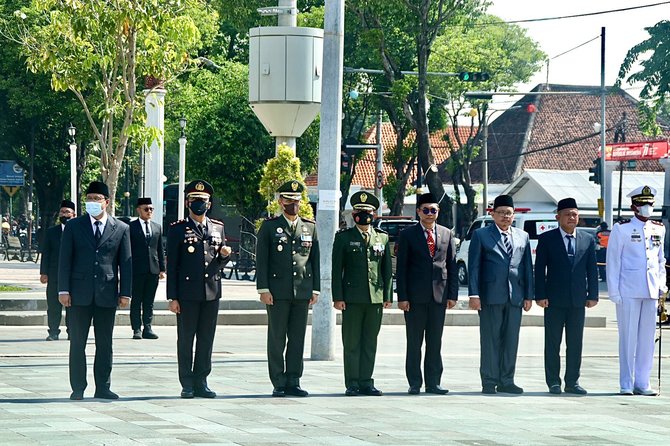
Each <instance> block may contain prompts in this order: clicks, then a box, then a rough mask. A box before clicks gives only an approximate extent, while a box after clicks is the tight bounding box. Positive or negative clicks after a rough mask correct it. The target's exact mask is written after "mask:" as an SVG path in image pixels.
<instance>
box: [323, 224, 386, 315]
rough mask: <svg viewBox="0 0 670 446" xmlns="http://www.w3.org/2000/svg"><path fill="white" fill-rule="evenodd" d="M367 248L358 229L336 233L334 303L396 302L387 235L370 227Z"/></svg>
mask: <svg viewBox="0 0 670 446" xmlns="http://www.w3.org/2000/svg"><path fill="white" fill-rule="evenodd" d="M370 232H371V236H370V242H369V243H368V246H365V240H364V239H363V236H362V235H361V232H360V231H359V230H358V228H357V227H353V228H349V229H345V230H342V231H340V232H338V233H337V234H335V242H334V243H333V300H334V301H341V300H343V301H345V302H349V303H373V304H380V303H382V302H392V301H393V278H392V272H391V250H390V248H389V243H388V241H389V237H388V234H386V233H385V232H382V231H379V230H374V229H372V228H370Z"/></svg>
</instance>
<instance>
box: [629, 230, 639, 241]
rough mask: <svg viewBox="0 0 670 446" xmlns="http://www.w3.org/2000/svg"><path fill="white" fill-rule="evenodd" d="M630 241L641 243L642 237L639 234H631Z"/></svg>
mask: <svg viewBox="0 0 670 446" xmlns="http://www.w3.org/2000/svg"><path fill="white" fill-rule="evenodd" d="M630 241H631V242H641V241H642V235H641V234H640V233H639V232H633V233H632V234H631V235H630Z"/></svg>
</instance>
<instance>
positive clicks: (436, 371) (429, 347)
mask: <svg viewBox="0 0 670 446" xmlns="http://www.w3.org/2000/svg"><path fill="white" fill-rule="evenodd" d="M445 311H446V305H444V304H438V303H436V302H435V301H433V300H431V301H430V302H428V303H425V304H417V303H414V302H412V303H410V306H409V311H406V312H405V333H406V335H407V354H406V356H405V374H406V375H407V382H408V383H409V385H410V386H411V387H421V385H422V384H423V379H422V378H421V346H422V345H423V339H424V334H425V338H426V358H425V359H424V361H423V371H424V377H425V378H426V380H425V382H426V387H433V386H439V385H440V380H441V379H442V351H441V350H442V332H443V331H444V317H445Z"/></svg>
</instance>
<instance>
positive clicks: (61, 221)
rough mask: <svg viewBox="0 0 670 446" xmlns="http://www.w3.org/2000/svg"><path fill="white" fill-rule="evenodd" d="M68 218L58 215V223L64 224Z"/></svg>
mask: <svg viewBox="0 0 670 446" xmlns="http://www.w3.org/2000/svg"><path fill="white" fill-rule="evenodd" d="M69 219H70V217H65V216H61V217H58V220H59V221H60V224H62V225H64V224H65V223H67V221H68V220H69Z"/></svg>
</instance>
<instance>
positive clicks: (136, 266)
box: [128, 197, 165, 339]
mask: <svg viewBox="0 0 670 446" xmlns="http://www.w3.org/2000/svg"><path fill="white" fill-rule="evenodd" d="M153 212H154V207H153V205H152V204H151V198H149V197H146V198H138V199H137V215H138V216H139V218H138V219H137V220H134V221H132V222H130V224H129V225H128V226H129V227H130V247H131V250H132V253H133V300H132V301H131V302H130V325H131V327H132V329H133V339H142V338H144V339H158V335H157V334H156V333H154V332H153V330H152V329H151V320H152V319H153V316H154V299H155V297H156V288H158V280H159V279H163V278H164V277H165V258H164V255H163V234H162V230H161V226H160V225H159V224H158V223H155V222H153V221H151V216H152V215H153ZM142 325H144V330H142V331H141V332H140V327H141V326H142Z"/></svg>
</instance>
